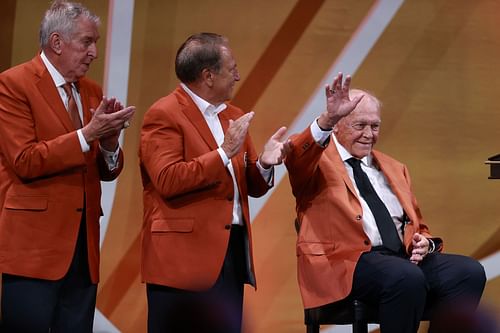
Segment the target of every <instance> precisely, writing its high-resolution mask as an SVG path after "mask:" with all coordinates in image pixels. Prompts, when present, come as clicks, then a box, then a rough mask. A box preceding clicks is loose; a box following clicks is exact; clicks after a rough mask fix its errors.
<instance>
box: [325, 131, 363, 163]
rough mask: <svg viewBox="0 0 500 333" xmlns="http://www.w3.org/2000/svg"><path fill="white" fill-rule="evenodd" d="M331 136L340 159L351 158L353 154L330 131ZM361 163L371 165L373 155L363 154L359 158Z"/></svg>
mask: <svg viewBox="0 0 500 333" xmlns="http://www.w3.org/2000/svg"><path fill="white" fill-rule="evenodd" d="M332 137H333V141H334V142H335V146H337V150H338V152H339V155H340V158H341V159H342V161H343V162H345V161H347V160H348V159H350V158H353V157H354V156H352V155H351V153H349V152H348V151H347V149H345V148H344V146H342V145H341V144H340V143H339V142H338V141H337V138H336V137H335V134H334V133H332ZM360 161H361V163H363V164H364V165H366V166H368V167H371V166H372V161H373V157H372V155H371V154H370V155H368V156H365V157H363V158H362V159H361V160H360Z"/></svg>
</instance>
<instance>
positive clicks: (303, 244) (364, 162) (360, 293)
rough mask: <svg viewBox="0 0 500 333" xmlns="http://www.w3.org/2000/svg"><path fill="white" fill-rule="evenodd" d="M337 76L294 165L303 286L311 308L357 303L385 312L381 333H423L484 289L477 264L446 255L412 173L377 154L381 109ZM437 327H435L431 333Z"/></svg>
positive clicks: (290, 162) (296, 141)
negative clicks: (448, 308)
mask: <svg viewBox="0 0 500 333" xmlns="http://www.w3.org/2000/svg"><path fill="white" fill-rule="evenodd" d="M349 86H350V77H349V76H348V77H347V78H346V80H345V83H342V74H339V75H338V76H337V77H336V78H335V79H334V81H333V84H332V85H331V86H326V87H325V93H326V100H327V108H326V111H324V112H323V113H322V114H321V115H320V116H319V117H318V118H317V119H316V120H315V121H314V122H313V123H312V124H311V126H310V127H308V128H306V129H305V130H304V131H303V132H302V133H300V134H298V135H296V136H295V137H293V138H292V139H291V140H292V146H293V149H292V151H291V152H290V153H289V154H288V156H287V158H286V162H285V163H286V166H287V168H288V171H289V177H290V183H291V185H292V190H293V194H294V195H295V197H296V200H297V215H298V224H299V225H300V231H299V234H298V239H297V258H298V280H299V286H300V291H301V294H302V299H303V303H304V306H305V308H314V307H319V306H321V305H325V304H328V303H332V302H336V301H339V300H342V299H344V298H346V297H353V298H357V299H360V300H363V301H365V302H366V303H368V304H371V305H373V306H377V307H378V308H379V312H380V327H381V332H383V333H405V332H408V333H409V332H412V333H413V332H416V331H417V329H418V326H419V321H420V318H421V317H422V314H423V312H424V309H425V308H426V305H427V308H428V309H429V311H430V312H431V314H434V313H436V311H432V310H433V309H436V308H438V307H440V306H443V305H445V304H450V303H455V304H456V302H461V301H463V302H468V304H469V305H471V306H473V307H475V306H476V305H477V304H478V302H479V300H480V297H481V295H482V291H483V288H484V284H485V281H486V279H485V274H484V269H483V267H482V266H481V265H480V264H479V263H478V262H477V261H475V260H473V259H471V258H468V257H465V256H459V255H450V254H443V253H440V252H441V250H442V240H441V239H440V238H436V237H433V236H432V235H431V234H430V232H429V229H428V227H427V226H426V225H425V224H424V221H423V218H422V214H421V213H420V209H419V207H418V204H417V201H416V199H415V196H414V195H413V193H412V190H411V180H410V175H409V172H408V169H407V168H406V166H405V165H404V164H402V163H400V162H398V161H396V160H395V159H393V158H391V157H390V156H388V155H386V154H384V153H382V152H379V151H377V150H373V146H374V145H375V143H376V142H377V139H378V135H379V130H380V125H381V118H380V105H381V104H380V102H379V101H378V100H377V99H376V98H375V97H374V96H372V95H370V94H369V93H367V92H365V91H361V90H349ZM432 327H433V325H432V324H431V331H432V329H433V328H432Z"/></svg>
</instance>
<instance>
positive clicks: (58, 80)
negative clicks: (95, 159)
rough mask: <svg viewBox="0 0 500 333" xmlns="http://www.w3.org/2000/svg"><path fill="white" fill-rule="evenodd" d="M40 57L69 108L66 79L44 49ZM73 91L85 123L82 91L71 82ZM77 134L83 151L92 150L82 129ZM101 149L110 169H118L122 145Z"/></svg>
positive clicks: (79, 112)
mask: <svg viewBox="0 0 500 333" xmlns="http://www.w3.org/2000/svg"><path fill="white" fill-rule="evenodd" d="M40 57H41V58H42V61H43V63H44V65H45V67H46V68H47V70H48V71H49V74H50V76H51V77H52V80H53V81H54V84H55V85H56V87H57V91H58V92H59V95H60V96H61V100H62V101H63V103H64V106H65V107H66V110H68V102H69V96H68V95H67V94H66V91H65V90H64V88H63V86H64V84H66V80H65V79H64V77H63V76H62V75H61V73H59V71H58V70H57V69H56V68H55V67H54V65H52V63H51V62H50V61H49V59H48V58H47V56H46V55H45V53H44V52H43V51H42V53H41V54H40ZM71 91H72V92H73V97H74V99H75V102H76V106H77V107H78V114H79V115H80V119H81V121H82V124H83V107H82V99H81V97H80V92H79V91H78V89H77V88H76V86H75V84H74V83H71ZM76 134H77V135H78V140H79V141H80V147H81V148H82V152H84V153H86V152H88V151H89V150H90V146H89V144H88V143H87V141H86V140H85V137H84V136H83V133H82V129H78V130H77V131H76ZM99 147H100V149H101V152H102V154H103V157H104V160H105V161H106V164H107V165H108V168H109V170H113V169H116V168H117V167H118V156H119V152H120V147H118V148H116V151H114V152H111V151H107V150H105V149H103V148H102V147H101V146H99Z"/></svg>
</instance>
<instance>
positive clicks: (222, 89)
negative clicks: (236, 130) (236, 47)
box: [212, 46, 240, 103]
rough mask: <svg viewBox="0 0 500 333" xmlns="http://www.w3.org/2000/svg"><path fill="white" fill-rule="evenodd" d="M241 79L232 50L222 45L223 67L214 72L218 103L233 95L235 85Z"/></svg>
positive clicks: (214, 85)
mask: <svg viewBox="0 0 500 333" xmlns="http://www.w3.org/2000/svg"><path fill="white" fill-rule="evenodd" d="M239 80H240V73H239V72H238V68H237V66H236V61H235V60H234V58H233V54H232V53H231V50H230V49H229V48H227V47H225V46H222V47H221V68H220V70H219V72H218V73H213V88H212V91H213V94H214V96H215V98H214V100H215V101H216V102H217V103H223V102H225V101H227V100H229V99H231V98H232V97H233V90H234V85H235V83H236V82H237V81H239Z"/></svg>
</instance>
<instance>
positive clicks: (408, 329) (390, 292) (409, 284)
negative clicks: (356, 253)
mask: <svg viewBox="0 0 500 333" xmlns="http://www.w3.org/2000/svg"><path fill="white" fill-rule="evenodd" d="M427 290H428V285H427V282H426V280H425V276H424V273H423V272H422V270H421V269H420V268H419V267H418V266H417V265H415V264H412V263H411V262H410V261H409V260H408V259H406V258H402V257H400V256H395V255H392V253H390V252H388V251H371V252H367V253H364V254H363V255H362V256H361V258H360V259H359V261H358V264H357V265H356V269H355V272H354V280H353V289H352V293H351V294H352V296H353V297H354V298H357V299H360V300H362V301H365V302H366V303H368V304H372V305H373V306H378V308H379V316H380V330H381V332H382V333H414V332H416V331H417V330H418V326H419V323H420V318H421V317H422V314H423V312H424V307H425V300H426V294H427Z"/></svg>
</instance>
